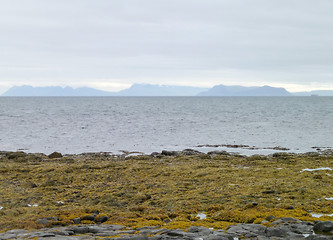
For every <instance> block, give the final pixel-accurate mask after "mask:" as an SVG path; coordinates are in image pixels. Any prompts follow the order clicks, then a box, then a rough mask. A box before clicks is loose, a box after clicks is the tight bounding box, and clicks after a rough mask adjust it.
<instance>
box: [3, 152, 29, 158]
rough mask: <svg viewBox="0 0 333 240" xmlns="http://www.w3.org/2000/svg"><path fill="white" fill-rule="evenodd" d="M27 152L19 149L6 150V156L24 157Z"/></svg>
mask: <svg viewBox="0 0 333 240" xmlns="http://www.w3.org/2000/svg"><path fill="white" fill-rule="evenodd" d="M26 156H27V154H26V153H25V152H22V151H19V152H6V157H7V158H8V159H18V158H24V157H26Z"/></svg>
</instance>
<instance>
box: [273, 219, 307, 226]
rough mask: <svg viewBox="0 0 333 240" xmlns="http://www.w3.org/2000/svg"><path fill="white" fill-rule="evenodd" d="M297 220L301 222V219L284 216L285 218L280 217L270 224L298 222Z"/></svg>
mask: <svg viewBox="0 0 333 240" xmlns="http://www.w3.org/2000/svg"><path fill="white" fill-rule="evenodd" d="M299 222H301V221H300V220H298V219H296V218H291V217H285V218H280V219H278V220H276V221H274V222H272V225H279V224H285V223H299Z"/></svg>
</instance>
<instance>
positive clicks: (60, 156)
mask: <svg viewBox="0 0 333 240" xmlns="http://www.w3.org/2000/svg"><path fill="white" fill-rule="evenodd" d="M48 157H49V158H62V154H61V153H59V152H53V153H51V154H50V155H48Z"/></svg>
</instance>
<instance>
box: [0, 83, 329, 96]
mask: <svg viewBox="0 0 333 240" xmlns="http://www.w3.org/2000/svg"><path fill="white" fill-rule="evenodd" d="M1 96H13V97H14V96H17V97H23V96H41V97H42V96H56V97H64V96H333V90H316V91H310V92H295V93H291V92H288V91H287V90H286V89H284V88H276V87H271V86H267V85H265V86H259V87H244V86H237V85H235V86H226V85H222V84H221V85H216V86H214V87H212V88H200V87H188V86H170V85H154V84H133V85H132V86H131V87H129V88H127V89H124V90H121V91H118V92H108V91H102V90H98V89H94V88H89V87H81V88H72V87H60V86H50V87H32V86H28V85H23V86H14V87H12V88H10V89H9V90H7V91H6V92H5V93H3V94H2V95H1Z"/></svg>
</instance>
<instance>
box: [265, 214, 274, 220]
mask: <svg viewBox="0 0 333 240" xmlns="http://www.w3.org/2000/svg"><path fill="white" fill-rule="evenodd" d="M275 218H276V217H274V216H273V215H269V216H268V217H267V218H266V220H267V221H272V220H273V219H275Z"/></svg>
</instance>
